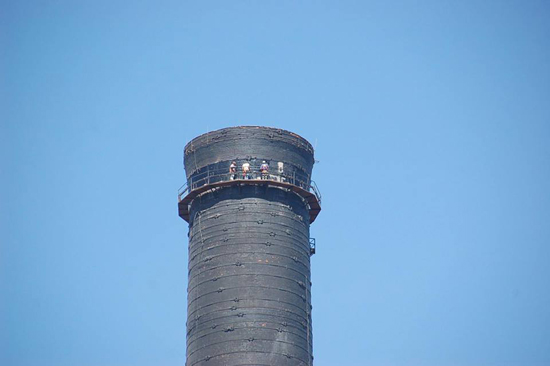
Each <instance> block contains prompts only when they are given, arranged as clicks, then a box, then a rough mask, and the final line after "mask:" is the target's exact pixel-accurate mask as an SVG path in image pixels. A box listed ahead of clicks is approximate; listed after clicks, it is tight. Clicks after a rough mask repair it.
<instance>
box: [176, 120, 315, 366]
mask: <svg viewBox="0 0 550 366" xmlns="http://www.w3.org/2000/svg"><path fill="white" fill-rule="evenodd" d="M264 161H265V164H267V165H268V168H269V171H268V172H266V171H265V168H266V166H264V167H263V168H264V169H263V170H264V172H263V174H262V172H261V170H262V169H261V168H262V166H261V165H262V163H263V162H264ZM233 162H234V163H235V164H234V166H235V167H236V168H234V171H232V172H231V171H230V166H231V165H232V163H233ZM245 163H248V164H250V171H249V172H248V173H247V172H245V171H243V164H245ZM313 163H314V157H313V148H312V146H311V144H310V143H309V142H308V141H307V140H305V139H304V138H302V137H300V136H298V135H296V134H294V133H292V132H289V131H285V130H281V129H275V128H268V127H231V128H224V129H221V130H218V131H214V132H209V133H207V134H204V135H201V136H199V137H197V138H195V139H193V140H192V141H191V142H189V143H188V144H187V145H186V147H185V152H184V164H185V171H186V176H187V185H186V186H185V187H184V188H182V190H181V192H180V194H179V198H180V202H179V215H180V216H181V217H182V218H183V219H184V220H186V221H187V222H189V267H188V268H189V272H188V288H187V292H188V296H187V362H186V365H187V366H199V365H208V366H222V365H223V366H236V365H277V366H284V365H293V366H294V365H312V364H313V349H312V329H311V272H310V256H311V255H312V254H313V253H314V250H315V247H314V242H312V240H311V239H310V236H309V225H310V223H312V222H313V221H314V220H315V218H316V217H317V215H318V213H319V211H320V210H321V208H320V196H319V194H318V191H317V190H316V189H314V185H313V186H312V184H313V182H312V181H311V171H312V168H313Z"/></svg>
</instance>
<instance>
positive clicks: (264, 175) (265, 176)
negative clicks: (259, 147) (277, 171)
mask: <svg viewBox="0 0 550 366" xmlns="http://www.w3.org/2000/svg"><path fill="white" fill-rule="evenodd" d="M260 173H261V174H262V179H264V180H265V179H269V165H267V163H266V162H265V160H264V161H262V165H260Z"/></svg>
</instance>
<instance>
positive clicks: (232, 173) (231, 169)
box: [229, 161, 237, 180]
mask: <svg viewBox="0 0 550 366" xmlns="http://www.w3.org/2000/svg"><path fill="white" fill-rule="evenodd" d="M229 179H231V180H235V179H237V163H236V162H234V161H232V162H231V165H230V166H229Z"/></svg>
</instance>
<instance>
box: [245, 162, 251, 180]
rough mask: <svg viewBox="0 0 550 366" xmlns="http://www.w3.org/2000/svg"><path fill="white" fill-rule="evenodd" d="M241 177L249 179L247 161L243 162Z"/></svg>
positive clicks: (248, 164)
mask: <svg viewBox="0 0 550 366" xmlns="http://www.w3.org/2000/svg"><path fill="white" fill-rule="evenodd" d="M243 179H250V163H249V162H248V161H245V162H244V164H243Z"/></svg>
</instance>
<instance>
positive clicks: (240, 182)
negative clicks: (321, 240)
mask: <svg viewBox="0 0 550 366" xmlns="http://www.w3.org/2000/svg"><path fill="white" fill-rule="evenodd" d="M225 175H226V176H229V174H225ZM211 177H212V178H213V177H215V176H211ZM213 180H215V181H214V182H210V180H208V181H205V182H203V184H202V185H196V184H193V187H194V188H193V189H190V188H189V186H187V184H185V185H183V186H182V187H181V188H180V190H179V192H178V210H179V216H180V217H181V218H182V219H184V220H185V221H187V222H189V205H190V204H191V202H192V201H193V199H195V198H196V197H198V196H200V195H201V194H202V193H205V192H208V191H210V190H212V189H215V188H222V187H231V186H245V185H256V186H268V187H279V188H285V189H287V190H289V191H292V192H294V193H296V194H298V195H299V196H300V197H302V198H303V199H304V201H305V202H307V204H308V206H309V223H310V224H311V223H313V222H314V221H315V219H316V218H317V216H318V215H319V212H321V194H320V193H319V189H318V188H317V186H316V185H315V182H313V181H311V184H304V183H303V182H300V183H299V184H300V185H296V184H293V183H289V182H285V181H282V180H283V179H281V177H279V176H274V175H270V178H269V179H233V180H231V179H226V180H219V179H213ZM304 187H305V188H304Z"/></svg>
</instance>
